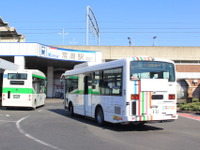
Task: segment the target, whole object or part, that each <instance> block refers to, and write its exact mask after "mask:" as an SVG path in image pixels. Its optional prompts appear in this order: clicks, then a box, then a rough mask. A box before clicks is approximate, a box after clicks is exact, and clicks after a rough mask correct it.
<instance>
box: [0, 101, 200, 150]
mask: <svg viewBox="0 0 200 150" xmlns="http://www.w3.org/2000/svg"><path fill="white" fill-rule="evenodd" d="M12 149H13V150H113V149H115V150H199V149H200V121H198V119H197V120H194V119H190V118H188V116H186V117H185V116H184V117H183V115H182V116H180V117H179V119H178V120H177V121H175V122H171V123H163V124H147V125H145V126H144V127H133V126H128V125H126V126H122V125H113V124H106V126H104V127H99V126H97V125H96V123H95V122H94V121H93V120H91V119H86V118H84V117H81V116H76V117H75V118H71V117H69V116H68V114H67V112H65V111H64V110H63V106H62V101H61V100H47V103H46V105H45V106H44V107H41V108H38V109H37V110H36V111H31V110H5V109H1V110H0V150H12Z"/></svg>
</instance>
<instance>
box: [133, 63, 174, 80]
mask: <svg viewBox="0 0 200 150" xmlns="http://www.w3.org/2000/svg"><path fill="white" fill-rule="evenodd" d="M130 79H131V80H140V79H168V81H175V69H174V65H173V64H172V63H168V62H157V61H132V62H131V64H130Z"/></svg>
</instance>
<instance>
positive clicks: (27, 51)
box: [0, 19, 200, 98]
mask: <svg viewBox="0 0 200 150" xmlns="http://www.w3.org/2000/svg"><path fill="white" fill-rule="evenodd" d="M132 56H151V57H159V58H165V59H170V60H173V61H174V62H175V63H176V71H177V93H178V98H200V47H159V46H145V47H142V46H74V45H73V46H69V45H66V46H63V45H51V46H48V45H43V44H39V43H25V37H24V36H23V35H21V34H18V33H17V32H16V30H15V29H14V28H11V27H8V23H4V22H3V20H2V19H0V58H1V59H3V61H6V62H12V63H11V65H13V67H14V66H15V68H14V69H23V68H25V69H39V70H41V71H42V72H44V73H45V74H46V76H47V80H48V88H47V97H60V94H61V93H62V90H63V89H62V88H63V87H62V85H61V84H60V76H61V74H62V73H64V72H65V71H66V70H69V69H72V68H73V66H74V65H76V64H79V63H82V62H85V61H95V62H101V60H102V59H103V60H104V61H111V60H116V59H122V58H127V57H132ZM4 69H6V68H5V67H4V68H1V71H3V70H4Z"/></svg>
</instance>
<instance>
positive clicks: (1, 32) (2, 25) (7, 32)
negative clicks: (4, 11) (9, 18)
mask: <svg viewBox="0 0 200 150" xmlns="http://www.w3.org/2000/svg"><path fill="white" fill-rule="evenodd" d="M24 39H25V38H24V35H22V34H18V33H17V31H16V30H15V28H14V27H9V26H8V23H7V22H4V21H3V20H2V19H1V18H0V42H24Z"/></svg>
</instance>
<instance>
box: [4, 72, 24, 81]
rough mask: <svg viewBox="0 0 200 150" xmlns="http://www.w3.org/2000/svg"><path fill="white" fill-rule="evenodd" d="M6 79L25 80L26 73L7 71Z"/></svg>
mask: <svg viewBox="0 0 200 150" xmlns="http://www.w3.org/2000/svg"><path fill="white" fill-rule="evenodd" d="M8 79H22V80H27V74H26V73H8Z"/></svg>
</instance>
